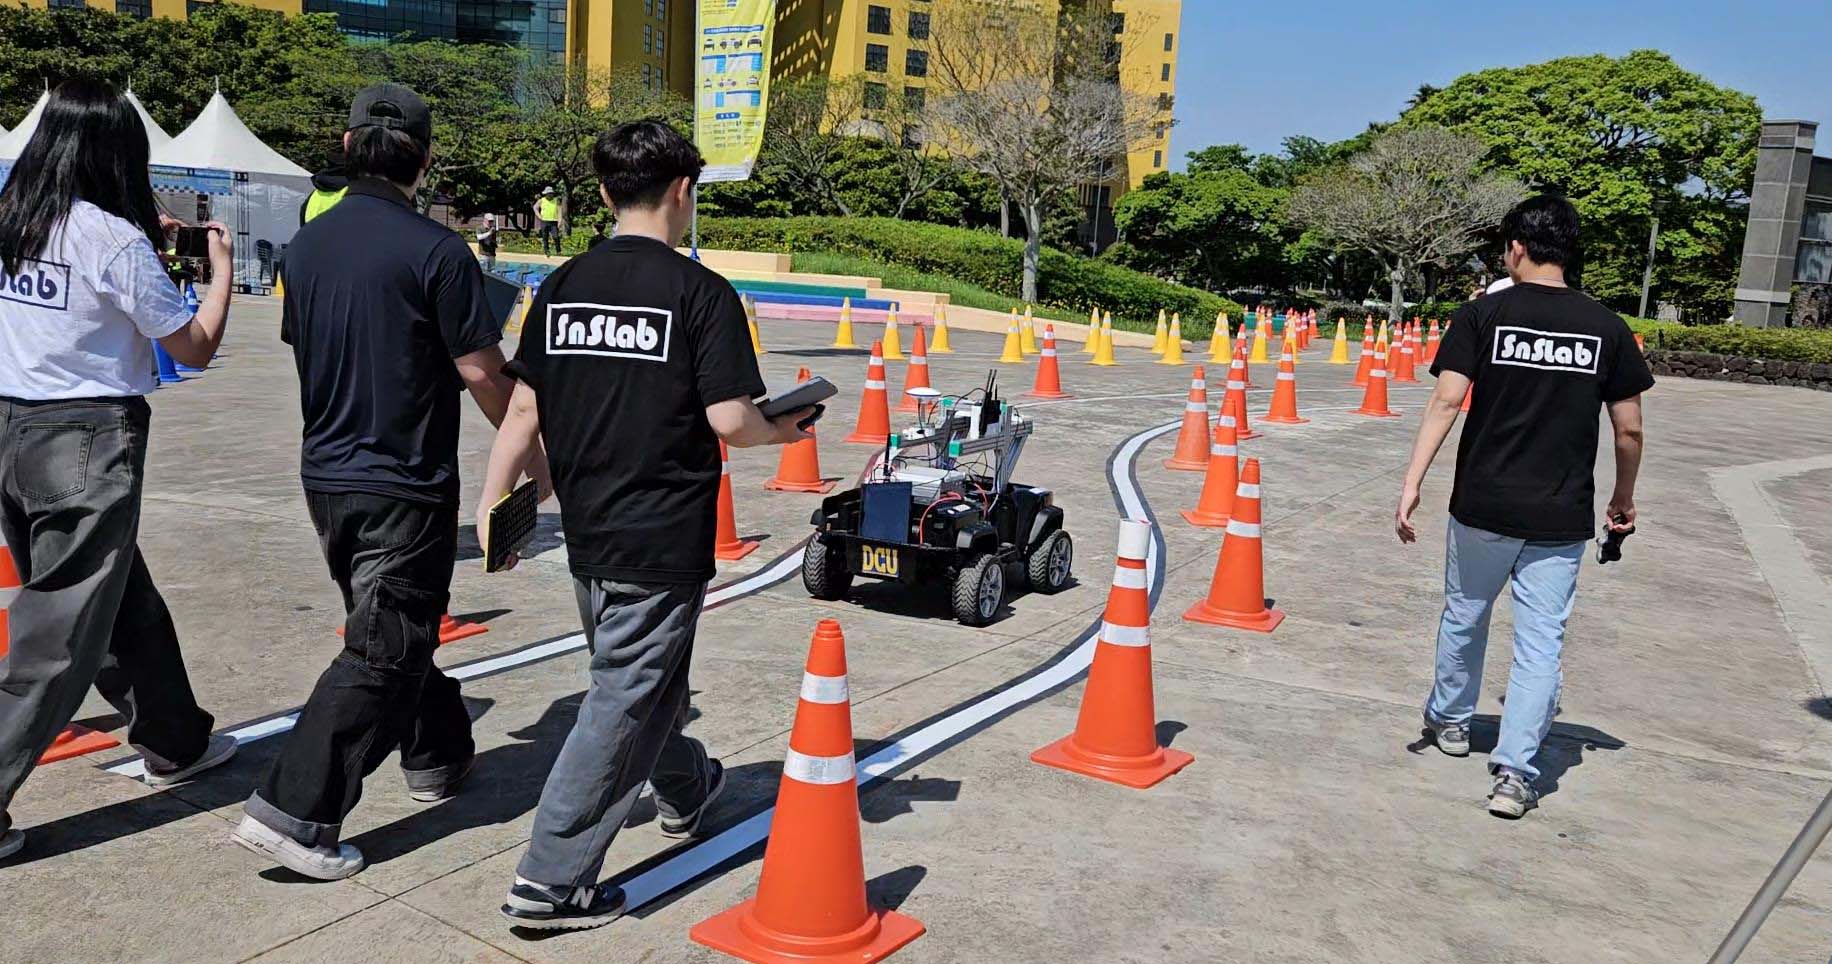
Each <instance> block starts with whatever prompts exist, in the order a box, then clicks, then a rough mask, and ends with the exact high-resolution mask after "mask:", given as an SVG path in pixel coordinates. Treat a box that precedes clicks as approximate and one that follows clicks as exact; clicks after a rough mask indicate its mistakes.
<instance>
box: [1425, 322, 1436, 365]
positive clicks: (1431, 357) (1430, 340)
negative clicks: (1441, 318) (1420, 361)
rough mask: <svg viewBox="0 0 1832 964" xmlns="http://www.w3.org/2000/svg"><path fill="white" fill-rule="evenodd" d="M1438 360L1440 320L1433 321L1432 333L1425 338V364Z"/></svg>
mask: <svg viewBox="0 0 1832 964" xmlns="http://www.w3.org/2000/svg"><path fill="white" fill-rule="evenodd" d="M1437 360H1438V320H1437V319H1436V318H1433V319H1431V332H1430V333H1429V334H1427V335H1426V336H1425V364H1427V365H1429V364H1431V363H1433V362H1435V361H1437Z"/></svg>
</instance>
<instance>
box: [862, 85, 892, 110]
mask: <svg viewBox="0 0 1832 964" xmlns="http://www.w3.org/2000/svg"><path fill="white" fill-rule="evenodd" d="M887 94H888V91H886V90H885V88H884V85H883V84H880V83H877V82H876V81H870V80H868V81H866V82H865V106H866V107H867V108H870V109H872V110H877V109H878V108H881V107H883V106H884V103H885V99H886V95H887Z"/></svg>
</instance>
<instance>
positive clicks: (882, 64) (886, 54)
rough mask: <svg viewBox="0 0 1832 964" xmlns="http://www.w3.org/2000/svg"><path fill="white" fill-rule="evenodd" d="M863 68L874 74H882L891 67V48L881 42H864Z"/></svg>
mask: <svg viewBox="0 0 1832 964" xmlns="http://www.w3.org/2000/svg"><path fill="white" fill-rule="evenodd" d="M865 69H866V70H869V71H871V72H872V73H874V74H882V73H884V72H885V71H887V70H889V69H891V48H889V47H886V46H885V45H883V44H866V45H865Z"/></svg>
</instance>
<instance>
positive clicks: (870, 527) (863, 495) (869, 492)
mask: <svg viewBox="0 0 1832 964" xmlns="http://www.w3.org/2000/svg"><path fill="white" fill-rule="evenodd" d="M911 488H912V486H911V483H909V482H876V483H872V484H870V485H866V486H863V487H861V488H860V490H859V494H860V499H861V502H862V505H861V508H862V509H863V510H864V514H865V517H864V519H862V520H861V521H860V523H859V536H860V537H861V538H864V539H869V540H871V541H873V542H890V543H895V544H897V545H903V544H906V543H908V542H909V541H910V503H911V502H912V501H913V496H912V495H911Z"/></svg>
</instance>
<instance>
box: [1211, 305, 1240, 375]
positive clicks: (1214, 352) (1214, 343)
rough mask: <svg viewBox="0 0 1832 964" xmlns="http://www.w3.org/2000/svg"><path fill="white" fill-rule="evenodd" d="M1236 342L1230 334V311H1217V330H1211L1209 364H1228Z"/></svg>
mask: <svg viewBox="0 0 1832 964" xmlns="http://www.w3.org/2000/svg"><path fill="white" fill-rule="evenodd" d="M1233 351H1234V343H1233V342H1232V341H1231V340H1230V339H1229V336H1228V313H1227V312H1225V311H1217V312H1216V313H1215V330H1214V331H1211V332H1209V364H1211V365H1226V364H1227V363H1228V360H1229V359H1231V358H1233V357H1234V356H1233Z"/></svg>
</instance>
